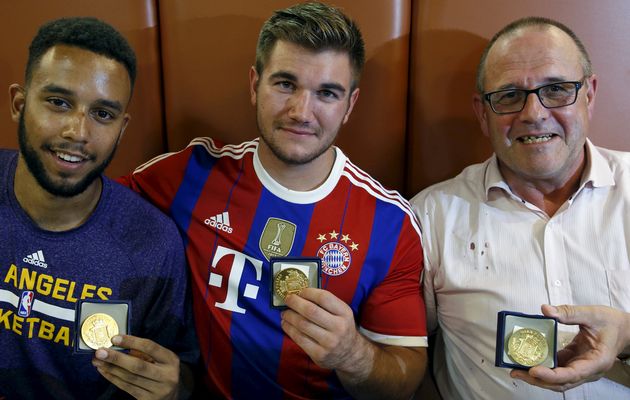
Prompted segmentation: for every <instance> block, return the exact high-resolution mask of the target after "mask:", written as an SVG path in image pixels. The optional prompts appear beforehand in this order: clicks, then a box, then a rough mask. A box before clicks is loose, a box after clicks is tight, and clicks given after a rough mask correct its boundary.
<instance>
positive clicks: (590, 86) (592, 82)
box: [584, 74, 597, 119]
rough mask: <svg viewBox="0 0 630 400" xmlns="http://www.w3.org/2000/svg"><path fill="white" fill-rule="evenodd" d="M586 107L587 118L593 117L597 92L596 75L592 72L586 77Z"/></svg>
mask: <svg viewBox="0 0 630 400" xmlns="http://www.w3.org/2000/svg"><path fill="white" fill-rule="evenodd" d="M584 83H585V85H584V86H585V89H586V107H587V109H588V118H589V119H591V118H593V111H594V110H595V94H596V92H597V75H595V74H593V75H591V76H590V77H589V78H587V79H586V82H584Z"/></svg>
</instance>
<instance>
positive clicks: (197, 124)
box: [0, 0, 630, 197]
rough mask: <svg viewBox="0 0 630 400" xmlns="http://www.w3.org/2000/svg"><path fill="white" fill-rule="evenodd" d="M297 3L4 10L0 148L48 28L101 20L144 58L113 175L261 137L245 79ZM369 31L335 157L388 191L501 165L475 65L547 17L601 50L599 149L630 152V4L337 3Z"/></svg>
mask: <svg viewBox="0 0 630 400" xmlns="http://www.w3.org/2000/svg"><path fill="white" fill-rule="evenodd" d="M294 2H295V1H293V0H225V1H218V0H212V1H208V0H108V1H104V2H97V1H86V0H20V1H3V2H0V35H2V37H3V40H2V42H1V43H0V87H4V88H5V95H4V96H0V109H2V110H3V112H2V113H1V114H0V131H1V132H2V134H1V135H0V146H1V147H16V145H17V137H16V124H15V123H13V122H12V121H11V118H10V114H9V104H8V86H9V85H10V84H11V83H14V82H19V83H23V80H24V78H23V73H24V65H25V62H26V55H27V47H28V43H29V42H30V40H31V38H32V37H33V35H34V34H35V32H36V30H37V27H38V26H39V25H41V24H42V23H43V22H45V21H47V20H50V19H53V18H58V17H61V16H88V15H90V16H96V17H99V18H101V19H103V20H105V21H107V22H109V23H111V24H112V25H114V26H115V27H117V28H118V29H119V30H120V31H121V32H122V33H123V34H124V35H125V36H126V37H127V38H128V39H129V41H130V42H131V44H132V46H133V47H134V48H135V50H136V53H137V57H138V66H139V68H138V79H137V82H136V88H135V92H134V98H133V100H132V103H131V109H130V112H131V114H132V121H131V123H130V125H129V128H128V129H127V132H126V134H125V137H124V138H123V141H122V143H121V145H120V148H119V152H118V154H117V156H116V158H115V160H114V162H113V163H112V165H111V166H110V168H109V169H108V171H107V172H108V174H109V175H110V176H118V175H121V174H125V173H127V172H129V171H131V170H132V169H133V168H134V167H135V166H137V165H139V164H140V163H142V162H144V161H146V160H147V159H149V158H151V157H153V156H155V155H157V154H160V153H163V152H166V151H176V150H179V149H181V148H182V147H184V146H185V145H186V144H187V143H188V142H189V141H190V139H192V138H193V137H196V136H211V137H216V138H219V139H222V140H223V141H226V142H229V143H237V142H240V141H243V140H246V139H250V138H254V137H255V136H257V131H256V125H255V116H254V109H253V107H252V106H251V104H250V102H249V93H248V70H249V67H250V66H251V65H252V63H253V62H254V52H255V44H256V37H257V33H258V30H259V29H260V26H261V24H262V22H263V21H264V19H265V18H267V17H268V16H269V15H270V13H271V11H272V10H274V9H277V8H282V7H285V6H288V5H290V4H292V3H294ZM331 3H332V4H335V5H337V6H340V7H341V8H343V9H344V10H345V11H346V12H347V13H348V14H349V15H351V16H352V17H353V18H355V19H356V20H357V22H358V23H359V25H360V27H361V29H362V31H363V34H364V39H365V42H366V46H367V48H366V50H367V63H366V67H365V70H364V73H363V76H362V80H361V84H360V86H361V94H360V98H359V102H358V104H357V106H356V107H355V111H354V113H353V115H352V116H351V118H350V121H349V123H348V124H347V125H346V126H345V127H344V128H343V129H342V132H341V135H340V138H339V141H338V144H339V145H340V146H341V147H342V149H343V150H344V151H345V152H346V154H348V155H349V156H350V157H351V159H352V160H353V161H354V162H355V163H356V164H358V165H359V166H361V167H362V168H364V169H365V170H367V171H368V172H370V173H371V174H372V175H373V176H374V177H376V178H377V179H379V180H381V181H382V182H383V183H384V184H385V185H386V186H389V187H392V188H395V189H398V190H400V191H401V192H402V193H403V194H404V195H406V196H408V197H410V196H412V195H413V194H415V193H416V192H418V191H419V190H421V189H423V188H425V187H427V186H428V185H430V184H432V183H435V182H437V181H440V180H443V179H446V178H449V177H452V176H454V175H455V174H457V173H458V172H459V171H460V170H461V169H462V168H464V167H465V166H466V165H468V164H471V163H474V162H479V161H482V160H483V159H485V158H486V157H487V156H488V155H489V154H490V152H491V151H490V147H489V145H488V142H487V140H486V138H484V137H483V136H482V135H481V134H480V130H479V127H478V124H477V121H476V120H475V117H474V114H473V111H472V106H471V102H472V100H471V99H472V93H473V91H474V76H475V71H476V66H477V61H478V59H479V56H480V54H481V52H482V49H483V47H484V46H485V44H486V43H487V41H488V39H489V38H490V37H491V36H492V35H493V33H494V32H496V31H497V30H499V29H500V28H501V27H502V26H504V25H505V24H506V23H508V22H510V21H511V20H513V19H516V18H519V17H523V16H527V15H541V16H547V17H551V18H555V19H558V20H560V21H562V22H564V23H566V24H567V25H569V26H570V27H572V28H573V29H574V30H575V31H576V33H577V34H578V36H580V37H581V38H582V40H583V41H584V43H585V45H586V47H587V49H588V50H589V51H590V54H591V58H592V61H593V65H594V69H595V71H596V73H597V74H598V75H599V88H598V95H597V106H596V111H595V117H594V123H593V124H592V132H591V135H590V137H591V139H592V140H593V141H594V142H595V143H596V144H598V145H603V146H608V147H612V148H616V149H620V150H630V140H627V139H625V138H626V137H627V133H626V129H627V127H628V126H630V112H627V111H626V108H628V106H629V104H630V91H629V90H627V89H626V87H627V85H626V79H628V78H629V77H630V52H628V51H627V47H628V45H627V43H626V38H627V37H628V36H630V25H628V24H627V22H626V21H627V19H628V16H630V2H628V1H626V0H600V1H597V2H595V1H591V0H553V1H549V0H530V1H528V2H514V1H509V2H508V1H505V0H477V1H469V0H362V1H361V0H331Z"/></svg>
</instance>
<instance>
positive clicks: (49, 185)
mask: <svg viewBox="0 0 630 400" xmlns="http://www.w3.org/2000/svg"><path fill="white" fill-rule="evenodd" d="M25 113H26V107H25V108H24V109H23V112H22V113H21V114H20V119H19V122H18V142H19V146H20V153H21V154H22V157H23V158H24V161H25V162H26V167H27V168H28V170H29V171H30V173H31V174H32V175H33V177H34V178H35V180H36V181H37V183H38V184H39V186H41V187H42V188H43V189H44V190H46V191H47V192H48V193H50V194H52V195H53V196H57V197H66V198H69V197H74V196H77V195H79V194H81V193H83V192H84V191H85V190H86V189H87V188H88V187H90V185H91V184H92V183H93V182H94V181H95V180H96V179H97V178H99V177H100V176H101V174H102V173H103V171H105V168H107V166H108V165H109V163H110V162H111V161H112V159H113V158H114V154H115V153H116V148H117V147H118V146H117V145H116V146H114V148H113V149H112V151H111V153H110V154H109V155H108V157H107V158H106V159H105V160H104V161H103V162H102V163H100V164H99V165H97V166H96V167H94V168H93V169H92V170H91V171H90V172H88V174H87V175H85V177H83V179H81V180H80V181H79V182H77V183H75V184H70V183H68V182H65V181H64V179H63V177H62V181H61V182H55V180H54V179H53V178H52V177H51V176H50V175H49V174H48V172H47V171H46V168H45V167H44V163H43V162H42V160H41V158H40V157H39V156H38V154H37V152H36V151H35V149H34V148H33V146H32V145H31V143H30V142H29V140H28V132H27V130H26V125H25V123H24V115H25Z"/></svg>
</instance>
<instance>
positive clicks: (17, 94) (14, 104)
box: [9, 83, 26, 122]
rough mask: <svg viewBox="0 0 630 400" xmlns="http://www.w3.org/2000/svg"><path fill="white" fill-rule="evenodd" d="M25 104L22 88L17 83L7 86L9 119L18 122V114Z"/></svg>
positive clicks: (20, 113)
mask: <svg viewBox="0 0 630 400" xmlns="http://www.w3.org/2000/svg"><path fill="white" fill-rule="evenodd" d="M25 104H26V91H25V90H24V88H23V87H22V86H20V85H18V84H17V83H14V84H12V85H11V86H9V106H10V108H11V119H12V120H13V121H14V122H18V121H19V120H20V115H22V110H23V109H24V105H25Z"/></svg>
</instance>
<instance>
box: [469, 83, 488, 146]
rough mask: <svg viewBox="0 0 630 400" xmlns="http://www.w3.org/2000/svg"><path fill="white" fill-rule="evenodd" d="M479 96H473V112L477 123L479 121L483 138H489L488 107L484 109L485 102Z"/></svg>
mask: <svg viewBox="0 0 630 400" xmlns="http://www.w3.org/2000/svg"><path fill="white" fill-rule="evenodd" d="M481 96H482V95H481V94H479V93H475V94H473V98H472V103H473V104H472V106H473V110H474V111H475V115H476V116H477V121H479V126H480V127H481V132H482V133H483V135H484V136H487V137H490V134H489V132H488V107H486V104H485V103H486V102H485V101H484V99H483V97H481Z"/></svg>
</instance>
